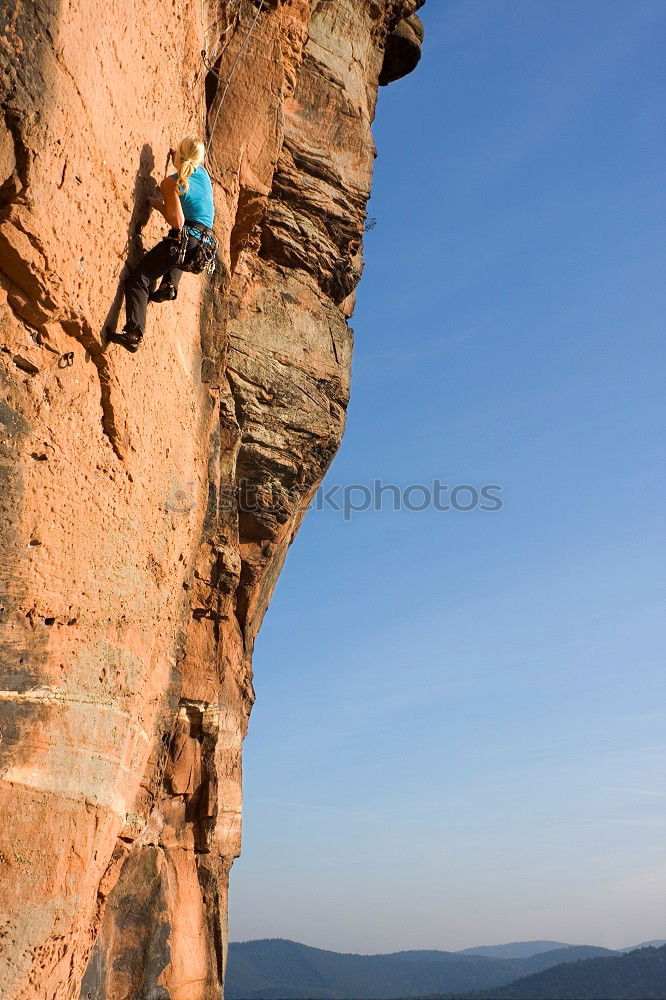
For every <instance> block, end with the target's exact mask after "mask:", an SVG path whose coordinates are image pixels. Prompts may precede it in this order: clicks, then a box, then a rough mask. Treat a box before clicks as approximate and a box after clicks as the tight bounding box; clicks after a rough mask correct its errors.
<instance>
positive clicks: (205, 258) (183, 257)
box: [171, 222, 218, 274]
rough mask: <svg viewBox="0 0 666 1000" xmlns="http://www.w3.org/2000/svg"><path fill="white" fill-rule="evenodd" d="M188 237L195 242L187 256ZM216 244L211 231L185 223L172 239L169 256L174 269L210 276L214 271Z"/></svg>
mask: <svg viewBox="0 0 666 1000" xmlns="http://www.w3.org/2000/svg"><path fill="white" fill-rule="evenodd" d="M190 236H193V237H194V238H195V240H197V245H196V247H195V248H194V251H193V252H192V253H191V254H189V255H188V248H189V243H190ZM217 247H218V243H217V240H216V239H215V237H214V236H213V233H212V230H210V229H208V227H207V226H203V225H198V224H196V223H193V224H192V223H187V222H186V223H185V225H184V226H183V228H182V229H181V231H180V234H179V235H178V236H175V237H174V240H173V247H172V249H171V254H172V256H173V258H174V267H177V268H178V269H179V270H180V271H189V272H190V273H192V274H202V272H203V271H206V273H207V274H212V273H213V271H214V270H215V258H216V256H217Z"/></svg>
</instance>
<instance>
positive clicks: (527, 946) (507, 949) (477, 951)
mask: <svg viewBox="0 0 666 1000" xmlns="http://www.w3.org/2000/svg"><path fill="white" fill-rule="evenodd" d="M664 944H666V941H664ZM571 947H572V945H570V944H565V943H564V942H563V941H514V942H512V943H511V944H489V945H484V946H483V947H481V948H463V950H462V951H457V952H456V953H455V954H456V955H483V956H484V957H485V958H531V957H532V955H540V954H541V953H542V952H544V951H557V950H559V949H560V948H571ZM639 947H640V945H639Z"/></svg>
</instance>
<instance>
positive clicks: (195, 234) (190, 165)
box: [113, 136, 217, 352]
mask: <svg viewBox="0 0 666 1000" xmlns="http://www.w3.org/2000/svg"><path fill="white" fill-rule="evenodd" d="M205 153H206V149H205V146H204V144H203V142H200V141H199V140H198V139H197V138H196V137H194V136H188V137H187V138H186V139H183V140H182V142H181V143H180V144H179V146H178V148H177V149H176V150H169V155H168V157H167V167H166V169H167V170H168V168H169V162H170V161H171V160H172V161H173V165H174V167H175V168H176V173H175V174H169V175H168V176H165V178H164V180H163V181H162V183H161V184H160V191H161V192H162V197H161V198H150V199H149V201H150V205H151V207H152V208H154V209H156V210H157V211H158V212H160V213H161V214H162V215H163V216H164V218H165V220H166V221H167V222H168V223H169V225H170V226H171V229H170V230H169V233H168V235H167V236H166V237H165V238H164V239H163V240H161V241H160V242H159V243H158V244H157V246H155V247H153V249H152V250H150V251H149V252H148V253H147V254H146V255H145V256H144V257H143V259H142V260H141V261H140V263H139V264H138V265H137V267H135V268H134V270H133V271H132V272H131V273H130V274H129V276H128V277H127V280H126V281H125V316H126V322H125V326H124V327H123V330H122V333H120V334H116V335H115V336H113V339H115V340H117V341H119V342H120V343H122V344H123V346H124V347H126V348H127V349H128V350H129V351H132V352H134V351H138V349H139V347H140V346H141V341H142V340H143V334H144V330H145V326H146V310H147V307H148V302H149V300H150V301H152V302H167V301H172V300H173V299H175V298H176V296H177V294H178V284H179V282H180V279H181V277H182V274H183V271H194V272H195V273H200V272H201V271H202V270H204V268H205V267H209V268H210V267H212V266H214V260H215V251H216V249H217V243H216V241H215V238H214V236H213V232H212V226H213V221H214V218H215V208H214V206H213V186H212V184H211V181H210V177H209V175H208V172H207V170H206V169H205V167H204V166H203V165H202V164H203V161H204V157H205ZM165 173H166V171H165ZM159 278H161V279H162V281H161V283H160V286H159V288H157V289H156V290H155V291H152V292H151V287H152V286H153V284H154V283H155V282H156V281H157V280H158V279H159Z"/></svg>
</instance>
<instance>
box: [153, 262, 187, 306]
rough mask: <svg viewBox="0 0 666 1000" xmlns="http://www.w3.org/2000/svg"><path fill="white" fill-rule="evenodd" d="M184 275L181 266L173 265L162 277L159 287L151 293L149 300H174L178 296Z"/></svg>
mask: <svg viewBox="0 0 666 1000" xmlns="http://www.w3.org/2000/svg"><path fill="white" fill-rule="evenodd" d="M182 276H183V272H182V271H181V270H180V269H179V268H177V267H172V268H171V270H170V271H167V273H166V274H165V275H164V277H163V278H162V281H161V283H160V285H159V288H156V289H155V291H154V292H151V293H150V295H149V296H148V298H149V300H150V301H151V302H173V300H174V299H175V298H176V297H177V296H178V285H179V284H180V279H181V278H182Z"/></svg>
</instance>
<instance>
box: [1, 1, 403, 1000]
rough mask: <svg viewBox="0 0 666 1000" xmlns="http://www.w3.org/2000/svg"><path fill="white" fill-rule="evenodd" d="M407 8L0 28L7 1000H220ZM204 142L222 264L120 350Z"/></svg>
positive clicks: (225, 6)
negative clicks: (254, 752)
mask: <svg viewBox="0 0 666 1000" xmlns="http://www.w3.org/2000/svg"><path fill="white" fill-rule="evenodd" d="M420 6H421V4H420V2H419V0H265V2H264V3H263V4H261V3H260V0H242V2H241V0H218V2H210V0H203V3H201V4H199V3H195V2H188V0H133V2H132V3H131V4H130V3H128V2H127V0H107V2H105V3H104V4H100V3H99V2H98V0H36V2H31V3H27V0H17V3H16V4H15V5H13V6H11V7H10V6H8V5H5V6H4V7H3V10H2V13H1V14H0V17H1V18H2V20H1V21H0V53H1V60H2V66H3V78H2V88H1V89H0V185H1V186H0V212H1V214H0V333H1V337H0V346H1V350H0V362H1V364H2V370H3V390H2V396H1V398H0V432H1V433H0V455H1V464H0V470H1V472H2V477H3V481H2V495H1V499H0V532H1V535H2V538H1V544H2V597H1V606H2V626H3V632H2V645H1V653H2V657H1V668H0V669H1V671H2V677H1V678H0V724H1V727H2V731H1V737H2V738H1V741H0V763H1V771H0V774H1V781H0V796H1V797H2V820H1V821H0V872H1V878H2V882H1V885H0V951H1V957H0V997H2V998H3V1000H19V998H20V1000H32V998H39V1000H72V998H78V997H82V998H95V1000H132V998H143V1000H212V998H216V1000H217V998H219V997H220V991H221V986H222V983H223V979H224V966H225V956H226V912H227V909H226V899H227V885H228V874H229V869H230V867H231V864H232V862H233V859H234V858H235V857H236V856H237V855H238V853H239V850H240V831H241V744H242V740H243V737H244V735H245V732H246V728H247V724H248V718H249V714H250V710H251V707H252V701H253V690H252V672H251V660H252V649H253V644H254V640H255V637H256V634H257V630H258V629H259V626H260V624H261V620H262V616H263V614H264V612H265V610H266V606H267V604H268V601H269V600H270V596H271V593H272V590H273V587H274V585H275V581H276V579H277V577H278V574H279V572H280V569H281V566H282V564H283V561H284V559H285V556H286V553H287V549H288V547H289V545H290V543H291V541H292V539H293V537H294V534H295V532H296V531H297V529H298V527H299V524H300V522H301V520H302V518H303V516H304V513H305V509H306V507H307V504H308V502H309V499H310V498H311V497H312V496H313V494H314V492H315V490H316V488H317V486H318V484H319V482H320V481H321V479H322V477H323V475H324V473H325V471H326V468H327V466H328V464H329V463H330V461H331V458H332V456H333V455H334V453H335V451H336V449H337V447H338V445H339V442H340V438H341V435H342V433H343V429H344V420H345V408H346V404H347V399H348V395H349V376H350V361H351V350H352V334H351V330H350V329H349V327H348V325H347V318H348V317H350V316H351V313H352V311H353V306H354V289H355V287H356V284H357V281H358V278H359V275H360V273H361V267H362V257H361V253H362V248H361V242H362V234H363V226H364V219H365V207H366V202H367V199H368V195H369V191H370V182H371V171H372V162H373V157H374V146H373V140H372V136H371V131H370V126H371V121H372V118H373V114H374V108H375V101H376V95H377V86H378V82H379V79H380V74H381V75H382V80H384V81H388V80H391V79H395V78H397V77H398V76H400V75H402V74H403V73H404V72H407V71H408V70H409V69H411V68H413V66H414V65H415V62H416V57H417V48H418V46H417V47H416V48H415V46H414V38H415V37H416V36H419V35H420V31H419V29H418V24H417V20H415V19H414V17H413V15H414V12H415V10H416V9H418V7H420ZM255 18H256V21H255ZM405 19H408V20H405ZM253 24H254V27H253V30H252V32H251V34H250V33H249V32H250V28H251V27H252V25H253ZM406 37H407V39H408V42H407V43H405V38H406ZM202 50H203V52H204V55H203V57H202ZM385 54H386V63H385V62H384V57H385ZM234 66H235V67H236V70H235V74H234V76H233V79H232V80H231V82H230V83H228V78H229V74H230V72H231V70H232V68H233V67H234ZM382 67H384V70H383V72H382ZM191 132H201V133H206V132H207V134H208V135H210V136H211V149H210V157H209V169H210V171H211V173H212V176H213V180H214V187H215V197H216V206H217V220H216V230H217V233H218V236H219V239H220V247H221V251H220V253H221V260H220V263H219V266H218V269H217V271H216V273H215V275H214V276H213V278H212V279H207V280H205V281H204V282H201V281H200V280H199V279H197V278H194V277H191V276H187V277H186V278H185V279H184V281H183V282H182V285H181V292H180V295H179V298H178V300H177V301H176V302H175V303H169V304H168V305H161V306H154V307H153V308H152V312H151V313H150V314H149V326H148V331H147V337H146V340H145V342H144V346H143V347H142V349H141V352H140V353H139V354H138V355H129V354H127V353H126V352H125V351H124V350H123V349H122V348H121V347H120V346H118V345H115V344H113V343H112V344H108V343H107V342H106V338H105V335H104V329H105V327H107V326H108V325H113V324H115V323H116V322H117V320H118V315H119V309H120V302H121V292H122V279H123V276H124V274H125V273H126V272H125V270H124V269H125V261H126V259H129V262H130V264H131V263H132V262H133V261H134V260H136V259H137V257H138V255H139V254H140V253H141V252H142V249H143V247H144V246H150V245H151V244H152V243H154V242H155V241H156V240H157V239H158V238H159V237H160V236H161V234H162V231H163V227H162V226H161V225H160V224H159V222H158V221H156V220H155V219H154V218H149V214H148V211H147V208H146V204H147V202H146V198H147V196H148V195H149V194H151V193H152V192H153V191H154V189H155V185H156V181H157V180H159V179H160V177H161V169H162V164H163V163H164V161H165V157H166V152H167V150H168V148H169V147H170V146H171V145H174V144H175V143H176V142H177V141H178V139H179V138H180V137H181V136H182V135H184V134H188V133H191Z"/></svg>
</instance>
